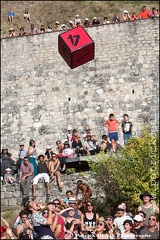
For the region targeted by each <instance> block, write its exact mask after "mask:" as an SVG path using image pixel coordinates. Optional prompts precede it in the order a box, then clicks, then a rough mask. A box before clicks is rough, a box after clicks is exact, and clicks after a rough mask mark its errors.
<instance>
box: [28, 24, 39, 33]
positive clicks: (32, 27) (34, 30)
mask: <svg viewBox="0 0 160 240" xmlns="http://www.w3.org/2000/svg"><path fill="white" fill-rule="evenodd" d="M37 33H38V29H37V28H36V27H35V26H34V24H31V27H30V29H29V32H28V34H30V35H33V34H37Z"/></svg>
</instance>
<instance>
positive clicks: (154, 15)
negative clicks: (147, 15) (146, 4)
mask: <svg viewBox="0 0 160 240" xmlns="http://www.w3.org/2000/svg"><path fill="white" fill-rule="evenodd" d="M151 17H152V18H153V17H158V11H157V10H156V8H155V7H153V8H152V11H151Z"/></svg>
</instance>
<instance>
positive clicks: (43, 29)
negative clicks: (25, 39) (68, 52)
mask: <svg viewBox="0 0 160 240" xmlns="http://www.w3.org/2000/svg"><path fill="white" fill-rule="evenodd" d="M45 32H46V29H45V26H44V25H43V24H42V25H41V26H40V29H39V33H45Z"/></svg>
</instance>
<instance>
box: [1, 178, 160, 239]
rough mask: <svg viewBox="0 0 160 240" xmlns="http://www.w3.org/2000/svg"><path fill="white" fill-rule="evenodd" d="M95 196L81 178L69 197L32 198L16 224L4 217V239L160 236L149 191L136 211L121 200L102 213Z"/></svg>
mask: <svg viewBox="0 0 160 240" xmlns="http://www.w3.org/2000/svg"><path fill="white" fill-rule="evenodd" d="M79 189H81V191H82V194H83V196H84V198H82V199H79V197H78V195H77V192H78V190H79ZM87 193H88V194H87ZM91 196H92V190H91V189H90V187H89V186H88V185H87V184H85V183H83V182H82V181H81V180H78V181H77V189H76V193H74V192H72V191H71V190H67V191H66V198H65V199H58V198H56V199H53V200H52V201H50V202H48V203H40V202H37V201H35V200H31V199H28V200H27V201H25V202H24V204H23V208H22V210H21V211H20V212H19V214H18V215H17V216H15V220H14V222H13V225H12V226H9V224H8V223H7V221H6V220H5V219H4V218H1V222H2V224H1V239H20V240H21V239H61V240H62V239H79V240H89V239H95V240H96V239H132V240H134V239H137V240H139V239H159V220H158V219H157V217H156V213H159V208H158V207H157V206H156V205H155V204H153V203H152V195H151V194H150V193H149V192H147V191H145V192H144V193H142V194H140V196H139V197H140V199H141V200H142V205H140V206H139V207H138V209H137V210H136V212H135V214H133V213H131V212H130V211H129V210H128V208H127V205H126V203H125V202H120V203H119V205H118V206H117V208H116V209H115V213H113V214H110V215H105V214H103V216H102V214H100V213H99V212H98V211H97V209H96V203H95V202H94V201H93V200H92V199H91ZM141 208H143V210H139V209H141ZM5 232H6V233H7V237H6V233H5ZM8 236H9V237H8ZM14 236H15V237H14Z"/></svg>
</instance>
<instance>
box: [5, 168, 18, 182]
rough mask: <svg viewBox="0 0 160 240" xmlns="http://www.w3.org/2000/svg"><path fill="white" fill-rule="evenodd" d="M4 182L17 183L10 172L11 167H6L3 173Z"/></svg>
mask: <svg viewBox="0 0 160 240" xmlns="http://www.w3.org/2000/svg"><path fill="white" fill-rule="evenodd" d="M4 184H6V185H8V184H11V185H12V186H14V185H17V181H16V179H15V178H14V177H13V176H12V174H11V169H10V168H6V173H5V175H4Z"/></svg>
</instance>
